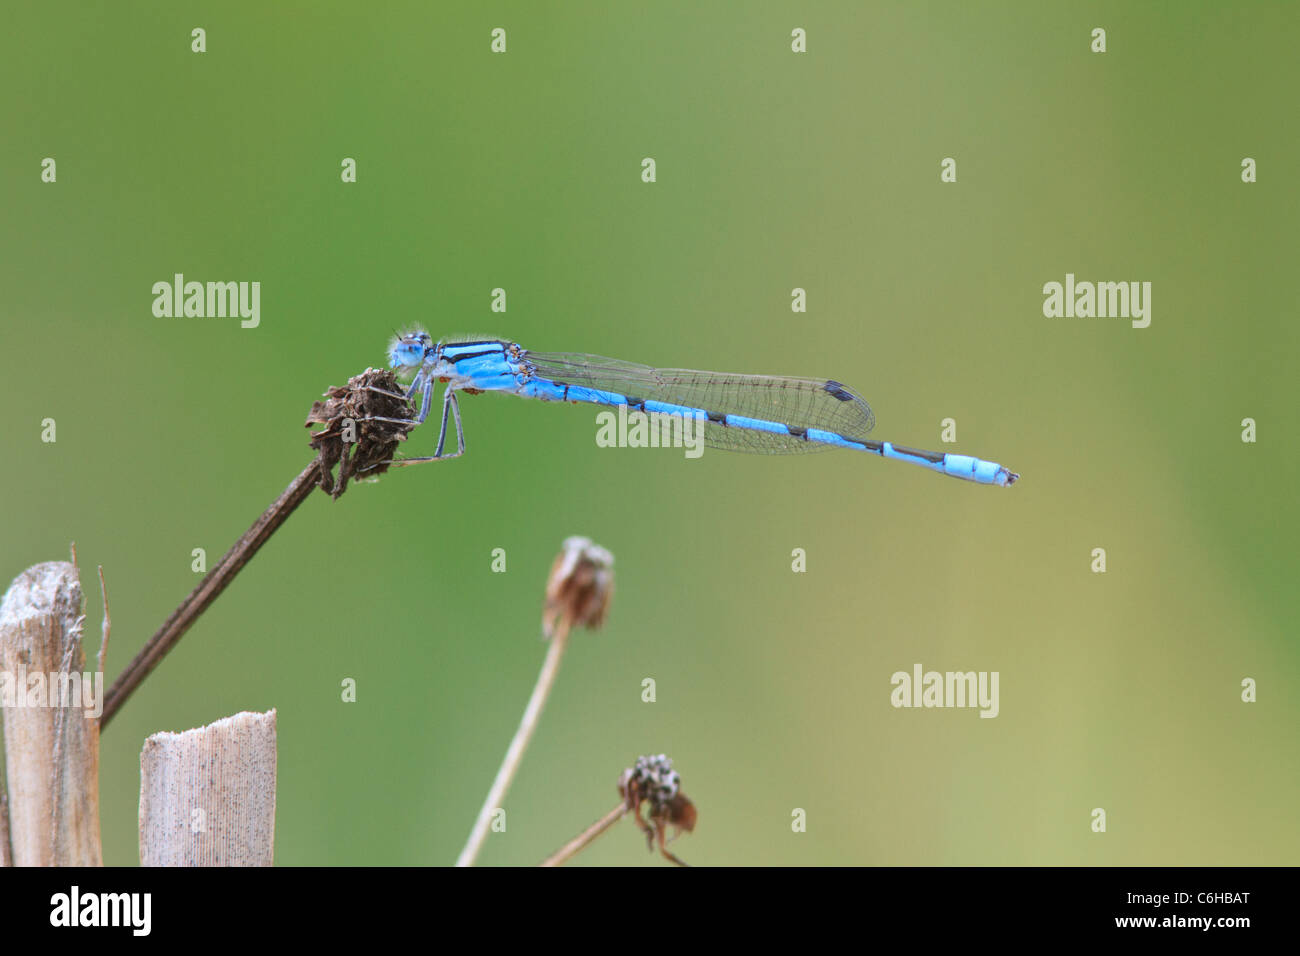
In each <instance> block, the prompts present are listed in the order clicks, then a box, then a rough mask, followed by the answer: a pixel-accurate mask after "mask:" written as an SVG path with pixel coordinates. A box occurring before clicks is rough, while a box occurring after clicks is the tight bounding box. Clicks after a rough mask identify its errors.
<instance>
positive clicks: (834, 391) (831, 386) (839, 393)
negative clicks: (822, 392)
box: [822, 379, 853, 402]
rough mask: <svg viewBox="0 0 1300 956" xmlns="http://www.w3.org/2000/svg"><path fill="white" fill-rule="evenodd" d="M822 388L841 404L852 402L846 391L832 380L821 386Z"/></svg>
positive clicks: (851, 397)
mask: <svg viewBox="0 0 1300 956" xmlns="http://www.w3.org/2000/svg"><path fill="white" fill-rule="evenodd" d="M822 388H824V389H826V391H828V392H830V394H831V396H832V397H834V398H838V399H839V400H840V401H841V402H851V401H853V396H852V395H851V394H849V392H848V390H847V389H845V387H844V386H843V385H841V384H840V383H839V382H837V381H835V380H834V379H832V380H831V381H829V382H827V383H826V384H825V385H823V386H822Z"/></svg>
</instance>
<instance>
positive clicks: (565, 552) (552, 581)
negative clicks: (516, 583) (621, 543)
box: [542, 537, 614, 637]
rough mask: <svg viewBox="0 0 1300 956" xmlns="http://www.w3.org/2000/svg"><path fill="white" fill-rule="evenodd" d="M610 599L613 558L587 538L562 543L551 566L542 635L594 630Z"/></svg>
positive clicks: (612, 584)
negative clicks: (576, 628) (561, 631)
mask: <svg viewBox="0 0 1300 956" xmlns="http://www.w3.org/2000/svg"><path fill="white" fill-rule="evenodd" d="M613 595H614V556H613V555H612V554H610V553H609V552H608V551H606V550H605V549H604V548H602V547H601V546H600V545H598V544H593V543H592V542H591V539H590V538H580V537H573V538H568V539H566V540H565V542H564V545H563V547H562V548H561V550H560V553H559V554H558V555H556V556H555V562H554V563H553V564H552V565H551V576H550V577H549V578H548V579H547V581H546V604H545V607H544V608H543V610H542V633H544V634H545V635H546V636H547V637H554V636H555V635H556V634H557V633H558V632H559V631H560V630H563V631H564V633H566V634H567V633H568V632H569V631H570V630H572V629H573V628H575V627H586V628H591V629H592V630H595V629H596V628H598V627H600V625H601V624H602V623H604V620H605V614H606V612H607V611H608V610H609V602H610V599H611V598H612V597H613Z"/></svg>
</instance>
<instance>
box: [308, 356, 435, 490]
mask: <svg viewBox="0 0 1300 956" xmlns="http://www.w3.org/2000/svg"><path fill="white" fill-rule="evenodd" d="M404 396H405V389H403V388H402V385H401V383H400V382H398V381H397V378H396V377H395V376H394V375H393V373H392V372H391V371H389V370H388V369H373V368H368V369H366V370H365V371H364V372H362V373H361V374H360V375H354V376H353V377H352V378H351V379H349V380H348V384H347V385H343V386H338V387H335V388H331V389H330V390H329V391H328V392H326V393H325V401H323V402H316V403H314V404H313V405H312V407H311V411H310V412H309V413H308V415H307V421H306V422H305V423H304V424H305V425H306V426H307V427H308V428H310V427H311V426H312V425H324V426H325V427H324V428H322V429H321V430H320V431H318V432H314V433H313V434H312V436H311V447H312V448H314V449H316V451H317V461H318V462H320V486H321V488H322V489H324V490H325V491H326V492H328V493H329V494H331V495H333V496H334V497H335V498H337V497H338V496H339V495H341V494H343V492H344V491H345V490H346V489H347V486H348V479H350V478H352V477H354V476H357V475H363V476H364V477H367V478H369V477H373V476H376V475H380V474H383V472H385V471H387V470H388V464H387V463H388V462H390V461H392V460H393V456H394V455H396V454H397V448H398V445H399V444H400V443H401V442H402V441H405V440H406V436H407V435H408V434H409V433H410V431H411V429H412V428H414V427H415V422H414V421H413V420H412V419H413V417H414V414H415V410H414V409H413V408H412V407H411V405H410V403H409V402H407V400H406V398H405V397H404ZM335 465H339V466H340V467H339V476H338V481H337V482H335V480H334V477H333V475H332V472H333V470H334V466H335Z"/></svg>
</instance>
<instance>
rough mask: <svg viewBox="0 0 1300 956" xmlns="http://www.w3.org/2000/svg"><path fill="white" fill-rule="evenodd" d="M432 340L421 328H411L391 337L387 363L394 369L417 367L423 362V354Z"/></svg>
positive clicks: (427, 351) (431, 343)
mask: <svg viewBox="0 0 1300 956" xmlns="http://www.w3.org/2000/svg"><path fill="white" fill-rule="evenodd" d="M432 345H433V340H432V339H431V338H429V333H428V332H425V331H424V330H423V329H413V330H411V331H410V332H403V333H402V334H400V335H396V336H394V337H393V340H392V341H391V342H389V343H388V365H389V367H390V368H396V369H413V368H419V367H420V366H421V365H423V364H424V359H425V356H426V355H428V354H429V349H430V347H431V346H432Z"/></svg>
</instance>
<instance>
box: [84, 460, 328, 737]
mask: <svg viewBox="0 0 1300 956" xmlns="http://www.w3.org/2000/svg"><path fill="white" fill-rule="evenodd" d="M319 479H320V465H319V464H318V463H317V462H315V461H313V462H312V463H311V464H310V465H308V466H307V467H306V468H304V469H303V470H302V472H301V473H300V474H299V475H298V477H297V478H295V479H294V480H293V481H291V482H290V483H289V487H287V488H285V489H284V492H283V493H282V494H281V495H280V497H278V498H276V499H275V501H273V502H272V503H271V507H269V508H267V509H266V511H264V512H262V515H261V517H259V518H258V519H257V520H256V521H254V522H253V526H252V527H251V528H249V529H248V530H247V531H245V532H244V533H243V535H241V536H240V538H239V540H238V541H236V542H235V544H234V547H232V548H231V549H230V550H229V551H227V552H226V553H225V555H224V556H223V557H222V558H221V560H220V561H219V562H217V565H216V567H214V568H213V569H212V570H211V571H209V572H208V573H207V574H206V575H204V577H203V580H202V581H200V582H199V583H198V586H197V587H196V588H195V589H194V590H193V591H191V592H190V595H189V597H187V598H186V599H185V600H184V601H182V602H181V603H180V606H179V607H178V608H176V610H174V611H172V613H171V616H169V617H168V618H167V620H165V621H163V624H162V627H160V628H159V629H158V632H157V633H156V634H154V636H153V637H151V638H149V640H148V642H147V643H146V644H145V645H144V647H143V648H141V650H140V653H139V654H137V655H136V656H135V660H133V661H131V663H130V664H128V665H127V666H126V670H124V671H122V673H121V674H119V675H118V678H117V680H115V681H114V682H113V686H112V687H110V688H109V689H108V695H107V697H106V698H105V700H104V714H103V716H102V717H101V718H100V722H99V726H100V730H101V731H102V730H103V728H105V727H107V726H108V722H109V721H110V720H112V719H113V715H114V714H115V713H117V711H118V709H119V708H120V707H121V706H122V704H123V703H124V702H125V701H126V699H127V698H128V697H130V696H131V692H132V691H133V690H135V689H136V687H138V686H139V685H140V682H141V681H143V680H144V679H145V678H146V677H148V676H149V672H150V671H152V670H153V669H154V668H155V667H157V666H158V664H159V663H160V662H161V661H162V659H163V658H164V657H166V656H167V652H168V651H170V650H171V649H172V648H173V647H175V646H176V643H177V642H178V641H179V640H180V639H181V638H182V637H184V636H185V632H186V631H188V630H189V629H190V626H191V625H193V624H194V622H195V621H197V620H198V619H199V615H201V614H202V613H203V612H204V611H206V610H207V609H208V605H210V604H211V603H212V602H213V601H215V600H216V599H217V598H218V597H219V596H220V595H221V592H222V591H224V590H225V589H226V586H227V585H229V584H230V582H231V581H233V580H234V579H235V575H237V574H238V573H239V572H240V571H242V570H243V569H244V565H246V564H248V562H249V561H251V560H252V558H253V555H255V554H257V552H258V550H259V549H260V548H261V547H262V545H264V544H266V542H267V539H268V538H270V537H271V535H273V534H274V533H275V532H276V531H277V530H278V529H279V527H280V525H282V524H284V522H285V519H286V518H288V517H289V515H291V514H293V512H294V509H296V508H297V507H298V506H299V505H300V504H302V503H303V502H304V501H306V500H307V496H308V495H310V494H311V493H312V489H314V488H315V487H316V485H317V482H318V481H319Z"/></svg>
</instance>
